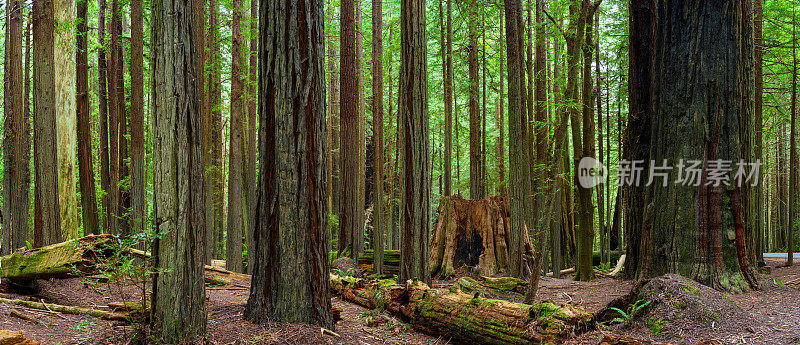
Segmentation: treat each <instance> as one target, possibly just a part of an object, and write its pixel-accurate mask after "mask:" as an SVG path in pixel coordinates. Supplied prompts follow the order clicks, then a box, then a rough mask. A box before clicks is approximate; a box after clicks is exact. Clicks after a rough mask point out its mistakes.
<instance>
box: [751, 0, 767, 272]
mask: <svg viewBox="0 0 800 345" xmlns="http://www.w3.org/2000/svg"><path fill="white" fill-rule="evenodd" d="M761 1H762V0H754V1H753V5H754V10H755V18H754V20H753V41H754V47H753V49H754V59H755V62H754V68H755V71H754V74H755V84H754V90H755V91H754V92H755V93H754V94H753V98H754V99H755V109H754V111H753V116H754V118H755V131H756V133H755V136H756V138H755V145H756V147H755V155H756V159H759V160H761V162H764V163H766V161H765V159H764V119H763V102H764V99H763V97H764V88H763V80H764V74H763V66H762V63H763V57H764V40H763V39H762V37H763V33H762V30H763V21H764V12H763V10H762V6H761ZM764 180H765V179H764V175H763V174H759V175H758V181H756V183H757V184H756V186H755V194H756V201H755V204H756V209H755V211H754V212H755V214H756V217H757V220H756V223H757V224H758V228H759V231H758V232H757V233H756V235H755V241H754V242H755V244H756V248H754V249H755V251H756V260H758V262H759V264H761V263H763V262H764V246H765V243H764V242H765V241H766V236H767V233H766V231H765V230H766V228H767V224H768V219H766V218H765V216H764V215H765V214H766V213H767V212H769V211H768V209H767V208H766V207H764V206H765V205H766V202H767V200H769V199H768V198H765V196H764V193H769V190H768V188H767V189H765V188H764Z"/></svg>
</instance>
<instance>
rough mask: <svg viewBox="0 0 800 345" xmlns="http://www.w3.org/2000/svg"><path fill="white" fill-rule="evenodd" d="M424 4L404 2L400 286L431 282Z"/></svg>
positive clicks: (407, 0)
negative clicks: (403, 188)
mask: <svg viewBox="0 0 800 345" xmlns="http://www.w3.org/2000/svg"><path fill="white" fill-rule="evenodd" d="M425 11H426V10H425V0H401V2H400V23H401V25H400V32H401V34H400V42H401V43H400V45H401V59H400V88H399V89H400V105H399V110H400V114H401V116H402V117H403V134H404V137H405V138H404V145H403V158H404V159H405V162H404V164H403V181H404V187H405V192H404V193H403V199H404V203H403V205H404V208H405V211H404V212H403V217H402V219H403V221H402V229H403V230H402V234H401V236H402V237H401V240H400V241H401V245H400V281H406V280H408V279H417V280H420V281H422V282H424V283H426V284H428V285H430V283H431V271H430V264H429V263H428V261H429V259H430V243H429V238H430V237H429V234H430V225H429V222H428V215H429V214H430V212H429V211H430V187H431V180H430V178H431V177H430V160H429V159H430V153H429V151H430V149H429V147H428V145H429V139H430V136H429V133H428V121H429V120H428V80H427V77H428V62H427V55H428V54H427V50H428V49H427V44H426V43H427V41H426V38H427V35H426V31H425V17H426V15H425Z"/></svg>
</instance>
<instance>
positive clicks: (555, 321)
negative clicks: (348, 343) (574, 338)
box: [331, 275, 591, 344]
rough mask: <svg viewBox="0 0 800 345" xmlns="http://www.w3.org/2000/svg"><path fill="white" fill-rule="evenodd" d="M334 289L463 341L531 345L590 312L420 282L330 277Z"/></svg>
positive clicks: (571, 327) (566, 330)
mask: <svg viewBox="0 0 800 345" xmlns="http://www.w3.org/2000/svg"><path fill="white" fill-rule="evenodd" d="M331 289H332V291H333V293H334V294H335V295H338V296H340V297H341V298H342V299H343V300H345V301H348V302H351V303H355V304H358V305H360V306H363V307H365V308H369V309H375V308H378V307H379V306H382V307H383V308H384V309H385V310H387V311H389V312H390V313H392V314H395V315H398V316H400V317H401V318H403V319H404V320H405V321H407V322H409V323H410V324H411V325H412V326H413V327H414V328H415V329H417V330H418V331H421V332H424V333H427V334H431V335H436V336H439V335H442V336H450V337H452V338H451V339H452V340H454V341H458V342H463V343H482V344H530V343H540V342H554V341H556V340H557V339H562V338H564V337H568V336H571V335H572V334H573V333H574V331H575V329H576V328H579V327H581V325H582V324H584V323H585V322H587V321H588V320H589V319H590V318H591V314H590V313H588V312H585V311H583V310H582V309H579V308H576V307H574V306H571V305H565V306H557V305H555V304H553V303H550V302H542V303H537V304H534V305H526V304H520V303H513V302H508V301H504V300H493V299H486V298H481V297H479V296H476V294H468V293H465V292H464V291H463V290H461V289H460V288H459V287H458V286H451V287H448V288H441V289H432V288H429V287H428V286H427V285H425V284H423V283H420V282H412V281H408V282H406V283H405V284H402V285H401V284H397V283H396V282H395V281H394V280H391V279H384V280H379V281H374V280H373V281H367V280H363V279H357V278H353V277H339V276H336V275H331Z"/></svg>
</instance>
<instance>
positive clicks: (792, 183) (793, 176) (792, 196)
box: [786, 9, 800, 266]
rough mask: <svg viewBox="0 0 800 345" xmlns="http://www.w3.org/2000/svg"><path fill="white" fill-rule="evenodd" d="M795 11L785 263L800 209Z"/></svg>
mask: <svg viewBox="0 0 800 345" xmlns="http://www.w3.org/2000/svg"><path fill="white" fill-rule="evenodd" d="M794 19H795V12H794V9H792V107H791V112H792V113H791V115H790V118H791V122H792V123H791V130H790V134H789V219H788V220H787V222H788V226H787V228H786V252H787V259H786V265H787V266H792V265H793V264H794V233H795V229H796V228H797V227H798V224H797V212H798V211H800V207H799V206H800V205H798V203H797V201H798V195H797V188H798V185H797V173H798V172H797V171H798V170H797V168H798V161H797V131H796V118H797V51H796V50H797V36H796V28H795V24H794Z"/></svg>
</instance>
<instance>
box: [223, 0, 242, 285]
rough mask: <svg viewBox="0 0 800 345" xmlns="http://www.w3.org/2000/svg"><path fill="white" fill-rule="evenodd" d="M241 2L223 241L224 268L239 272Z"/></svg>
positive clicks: (235, 26)
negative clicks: (226, 214) (226, 222)
mask: <svg viewBox="0 0 800 345" xmlns="http://www.w3.org/2000/svg"><path fill="white" fill-rule="evenodd" d="M243 12H244V7H243V6H242V0H234V1H233V19H232V21H231V32H232V36H231V41H232V43H231V45H232V48H231V62H232V65H231V96H230V97H231V122H230V123H231V129H230V151H229V160H230V161H229V163H228V231H227V234H228V236H227V240H226V246H225V249H226V255H225V258H226V263H227V267H226V268H227V269H228V270H231V271H234V272H242V268H243V267H242V238H243V236H244V230H245V229H244V227H245V224H246V223H245V212H244V207H245V205H244V201H245V199H244V197H245V190H244V182H245V180H246V178H247V169H245V161H244V160H245V126H244V124H245V120H246V113H245V108H244V98H243V97H244V81H245V74H244V67H245V66H244V56H243V55H242V53H243V52H242V49H241V45H242V44H241V40H242V36H241V31H242V16H243V15H242V13H243Z"/></svg>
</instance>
